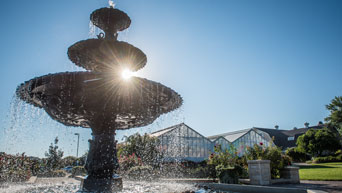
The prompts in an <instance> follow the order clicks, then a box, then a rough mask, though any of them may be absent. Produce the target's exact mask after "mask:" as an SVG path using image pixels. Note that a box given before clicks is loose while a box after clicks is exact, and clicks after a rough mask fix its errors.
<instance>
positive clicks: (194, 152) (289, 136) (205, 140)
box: [150, 123, 324, 162]
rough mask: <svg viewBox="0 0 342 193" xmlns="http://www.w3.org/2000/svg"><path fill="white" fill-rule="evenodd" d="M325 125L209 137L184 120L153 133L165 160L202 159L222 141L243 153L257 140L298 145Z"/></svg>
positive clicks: (249, 131)
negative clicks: (298, 142)
mask: <svg viewBox="0 0 342 193" xmlns="http://www.w3.org/2000/svg"><path fill="white" fill-rule="evenodd" d="M323 126H324V125H317V126H312V127H305V128H300V129H297V128H294V129H291V130H280V129H278V128H279V127H276V128H274V129H273V128H259V127H252V128H250V129H244V130H238V131H233V132H228V133H223V134H219V135H213V136H209V137H205V136H203V135H201V134H200V133H198V132H197V131H195V130H194V129H192V128H191V127H189V126H188V125H186V124H184V123H181V124H178V125H174V126H172V127H168V128H165V129H162V130H159V131H156V132H154V133H151V134H150V135H151V136H154V137H158V138H159V140H160V144H161V145H160V147H159V148H160V151H161V152H163V154H164V159H165V161H185V160H187V161H194V162H200V161H203V160H205V159H207V158H208V156H209V155H210V154H211V153H213V152H214V146H215V145H220V146H221V148H222V150H225V149H228V148H230V146H233V147H234V149H235V150H236V152H237V154H238V155H239V156H242V155H243V154H244V153H245V152H246V150H247V148H248V147H252V146H254V145H255V144H257V145H261V146H263V147H268V146H278V147H280V148H281V149H282V150H283V151H285V150H286V149H287V148H289V147H295V146H296V140H297V138H298V137H299V136H300V135H302V134H304V133H305V132H306V131H308V130H309V129H321V128H323Z"/></svg>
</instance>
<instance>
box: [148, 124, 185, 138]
mask: <svg viewBox="0 0 342 193" xmlns="http://www.w3.org/2000/svg"><path fill="white" fill-rule="evenodd" d="M180 125H185V123H184V122H182V123H179V124H177V125H173V126H170V127H166V128H164V129H160V130H158V131H154V132H152V133H150V135H152V134H155V133H159V132H161V131H165V130H168V129H171V128H173V127H174V129H175V128H177V127H178V126H180ZM170 131H171V130H170Z"/></svg>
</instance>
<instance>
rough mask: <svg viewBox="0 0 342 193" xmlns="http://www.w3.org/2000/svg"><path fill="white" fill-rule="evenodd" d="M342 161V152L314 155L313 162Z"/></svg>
mask: <svg viewBox="0 0 342 193" xmlns="http://www.w3.org/2000/svg"><path fill="white" fill-rule="evenodd" d="M328 162H342V154H341V155H338V156H326V157H316V158H315V159H314V160H313V163H328Z"/></svg>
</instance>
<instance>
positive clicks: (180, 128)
mask: <svg viewBox="0 0 342 193" xmlns="http://www.w3.org/2000/svg"><path fill="white" fill-rule="evenodd" d="M150 135H151V136H154V137H158V138H159V140H160V150H161V151H162V152H163V153H164V159H165V161H185V160H188V161H194V162H200V161H203V160H205V159H206V158H208V156H209V155H210V153H211V152H213V147H214V145H213V142H212V141H210V140H209V139H208V138H206V137H204V136H203V135H201V134H200V133H198V132H197V131H195V130H194V129H192V128H190V127H189V126H187V125H186V124H184V123H181V124H178V125H174V126H172V127H168V128H166V129H162V130H159V131H156V132H154V133H151V134H150ZM220 141H225V140H224V139H221V140H220ZM226 143H228V142H226Z"/></svg>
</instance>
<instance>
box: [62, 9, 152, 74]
mask: <svg viewBox="0 0 342 193" xmlns="http://www.w3.org/2000/svg"><path fill="white" fill-rule="evenodd" d="M90 19H91V21H92V22H93V24H94V25H95V26H97V27H99V28H101V29H102V30H103V31H104V32H105V34H102V33H100V34H99V35H98V39H88V40H82V41H79V42H77V43H75V44H74V45H72V46H70V47H69V49H68V56H69V59H70V60H71V61H72V62H73V63H75V64H76V65H77V66H80V67H83V68H85V69H87V70H90V71H95V72H108V71H122V69H123V68H128V69H130V70H131V71H137V70H139V69H141V68H143V67H144V66H145V65H146V62H147V58H146V55H145V54H144V52H142V51H141V50H140V49H138V48H136V47H134V46H132V45H131V44H129V43H126V42H122V41H117V35H118V34H117V32H118V31H121V30H124V29H126V28H128V27H129V25H130V23H131V19H130V18H129V17H128V16H127V14H126V13H124V12H122V11H120V10H118V9H114V8H101V9H97V10H95V11H94V12H93V13H92V14H91V15H90Z"/></svg>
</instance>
